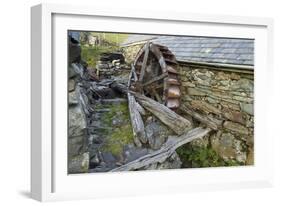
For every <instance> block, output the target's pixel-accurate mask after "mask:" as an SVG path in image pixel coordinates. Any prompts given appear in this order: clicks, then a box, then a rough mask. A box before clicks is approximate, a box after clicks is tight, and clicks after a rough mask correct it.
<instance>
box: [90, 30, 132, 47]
mask: <svg viewBox="0 0 281 206" xmlns="http://www.w3.org/2000/svg"><path fill="white" fill-rule="evenodd" d="M90 33H91V35H93V36H97V37H99V38H100V39H103V40H104V41H106V42H108V43H111V44H115V45H119V44H121V43H122V42H124V41H125V40H126V39H127V38H128V34H120V33H104V32H90Z"/></svg>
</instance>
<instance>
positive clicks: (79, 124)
mask: <svg viewBox="0 0 281 206" xmlns="http://www.w3.org/2000/svg"><path fill="white" fill-rule="evenodd" d="M68 123H69V124H68V127H69V136H70V137H71V136H80V135H83V134H84V129H85V128H86V121H85V116H84V113H83V112H82V110H81V108H80V107H79V106H78V105H77V106H75V107H69V109H68Z"/></svg>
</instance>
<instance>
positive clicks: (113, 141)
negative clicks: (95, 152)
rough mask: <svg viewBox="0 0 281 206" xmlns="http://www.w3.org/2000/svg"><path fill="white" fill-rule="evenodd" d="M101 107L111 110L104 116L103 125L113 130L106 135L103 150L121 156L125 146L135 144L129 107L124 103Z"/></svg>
mask: <svg viewBox="0 0 281 206" xmlns="http://www.w3.org/2000/svg"><path fill="white" fill-rule="evenodd" d="M99 107H103V108H108V109H110V111H109V112H106V113H104V114H103V116H102V124H103V125H104V126H105V127H109V128H110V127H111V128H112V130H110V131H109V130H108V131H106V132H105V134H104V135H105V136H106V140H105V144H104V145H103V147H102V150H103V151H107V152H111V153H112V154H113V155H115V156H119V155H120V154H121V153H122V151H123V147H124V146H125V145H127V144H133V132H132V127H131V123H130V119H129V110H128V105H127V103H126V102H124V103H119V104H114V105H101V106H99ZM113 121H118V124H116V125H113Z"/></svg>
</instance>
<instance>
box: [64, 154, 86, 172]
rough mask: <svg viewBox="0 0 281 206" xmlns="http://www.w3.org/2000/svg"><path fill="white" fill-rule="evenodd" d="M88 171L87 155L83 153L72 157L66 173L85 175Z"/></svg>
mask: <svg viewBox="0 0 281 206" xmlns="http://www.w3.org/2000/svg"><path fill="white" fill-rule="evenodd" d="M88 169H89V153H88V152H85V153H83V154H80V155H77V156H74V157H72V158H70V159H69V162H68V173H70V174H76V173H86V172H88Z"/></svg>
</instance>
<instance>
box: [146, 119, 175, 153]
mask: <svg viewBox="0 0 281 206" xmlns="http://www.w3.org/2000/svg"><path fill="white" fill-rule="evenodd" d="M145 133H146V135H147V138H148V140H149V144H150V147H151V148H152V149H159V148H160V147H161V146H162V145H163V144H164V143H165V142H166V140H167V138H168V135H169V134H170V133H171V132H170V131H169V130H168V129H167V127H166V126H164V125H163V124H162V123H161V122H160V121H159V120H157V119H154V120H150V119H149V120H147V121H146V126H145Z"/></svg>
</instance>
